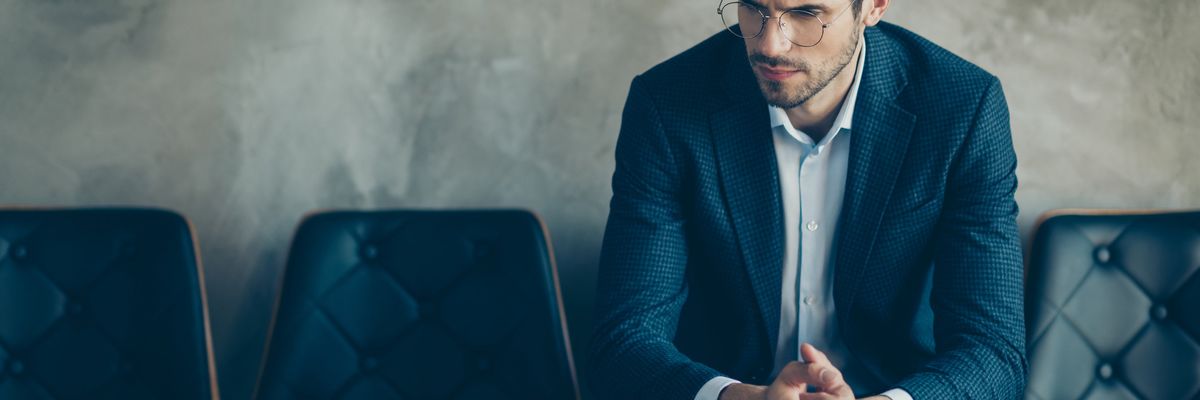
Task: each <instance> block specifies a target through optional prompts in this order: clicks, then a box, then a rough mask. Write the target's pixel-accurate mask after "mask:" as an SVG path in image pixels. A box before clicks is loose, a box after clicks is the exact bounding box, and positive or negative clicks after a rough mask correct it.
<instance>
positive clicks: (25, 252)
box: [12, 244, 29, 261]
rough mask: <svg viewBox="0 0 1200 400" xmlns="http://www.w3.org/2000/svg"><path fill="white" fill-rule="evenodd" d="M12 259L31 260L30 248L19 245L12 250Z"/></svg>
mask: <svg viewBox="0 0 1200 400" xmlns="http://www.w3.org/2000/svg"><path fill="white" fill-rule="evenodd" d="M12 258H13V260H17V261H25V260H28V259H29V248H27V247H25V245H22V244H18V245H16V246H13V248H12Z"/></svg>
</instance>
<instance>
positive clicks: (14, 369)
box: [8, 360, 25, 376]
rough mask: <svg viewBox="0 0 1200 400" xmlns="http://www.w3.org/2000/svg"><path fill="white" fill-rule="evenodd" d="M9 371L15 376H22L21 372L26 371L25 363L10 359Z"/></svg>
mask: <svg viewBox="0 0 1200 400" xmlns="http://www.w3.org/2000/svg"><path fill="white" fill-rule="evenodd" d="M8 373H9V374H12V375H13V376H20V375H21V374H23V373H25V364H22V363H21V362H20V361H17V360H9V362H8Z"/></svg>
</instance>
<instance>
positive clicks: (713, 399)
mask: <svg viewBox="0 0 1200 400" xmlns="http://www.w3.org/2000/svg"><path fill="white" fill-rule="evenodd" d="M735 383H742V382H741V381H739V380H737V379H732V378H728V377H724V376H718V377H716V378H712V379H709V380H708V383H705V384H704V386H701V387H700V392H698V393H696V399H695V400H717V399H718V398H720V397H721V391H722V390H725V387H726V386H729V385H732V384H735ZM908 400H912V398H911V397H910V398H908Z"/></svg>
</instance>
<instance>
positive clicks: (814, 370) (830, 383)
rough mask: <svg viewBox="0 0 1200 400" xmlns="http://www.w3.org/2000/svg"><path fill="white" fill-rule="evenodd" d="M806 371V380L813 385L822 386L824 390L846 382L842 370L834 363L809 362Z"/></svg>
mask: <svg viewBox="0 0 1200 400" xmlns="http://www.w3.org/2000/svg"><path fill="white" fill-rule="evenodd" d="M805 373H806V375H807V378H808V379H807V380H806V382H808V383H809V384H811V385H815V386H819V387H821V389H822V390H821V391H823V392H825V391H828V390H825V389H826V388H833V387H837V386H839V385H844V384H845V382H844V381H843V380H842V372H841V371H838V370H837V368H834V367H833V366H832V365H829V364H827V363H811V364H807V368H805Z"/></svg>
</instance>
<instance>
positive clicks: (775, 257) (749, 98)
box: [709, 46, 783, 355]
mask: <svg viewBox="0 0 1200 400" xmlns="http://www.w3.org/2000/svg"><path fill="white" fill-rule="evenodd" d="M730 47H731V48H732V50H731V53H733V54H730V55H729V57H730V58H729V60H730V62H729V63H728V64H727V65H726V66H725V73H724V79H723V82H722V85H723V87H724V90H725V92H726V93H727V94H728V95H729V100H731V101H730V102H729V103H726V104H724V105H723V106H721V107H719V108H718V109H717V110H716V111H715V112H714V113H712V114H711V115H710V120H709V123H710V125H711V128H712V131H711V132H712V135H713V143H714V146H715V148H716V162H717V168H718V171H719V174H720V181H721V185H722V187H721V188H722V190H723V191H724V195H725V199H726V202H727V204H726V207H727V210H728V211H729V214H730V215H729V218H730V221H731V222H732V224H733V229H734V235H735V236H736V237H737V242H738V247H739V248H740V250H741V254H742V260H743V264H744V265H745V267H746V273H747V275H748V276H749V279H750V284H751V288H752V290H753V291H754V298H755V302H756V303H757V305H758V312H760V313H761V317H762V321H763V322H764V326H763V327H762V331H763V333H764V336H765V339H766V340H767V347H768V348H769V349H771V350H772V351H771V352H770V355H773V354H774V351H773V349H774V348H775V343H776V340H777V338H778V336H779V302H780V297H781V296H782V294H781V290H782V288H781V286H782V278H781V271H780V266H781V265H782V262H783V209H782V205H781V203H780V196H779V171H778V167H777V164H776V161H775V145H774V142H773V141H772V138H771V126H770V124H771V121H770V116H769V115H768V113H767V103H766V100H764V99H763V97H762V94H761V93H760V92H759V91H758V83H757V82H756V81H755V79H754V75H753V72H752V71H751V70H750V66H749V63H748V61H747V60H746V54H745V50H744V48H743V47H741V46H730Z"/></svg>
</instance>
